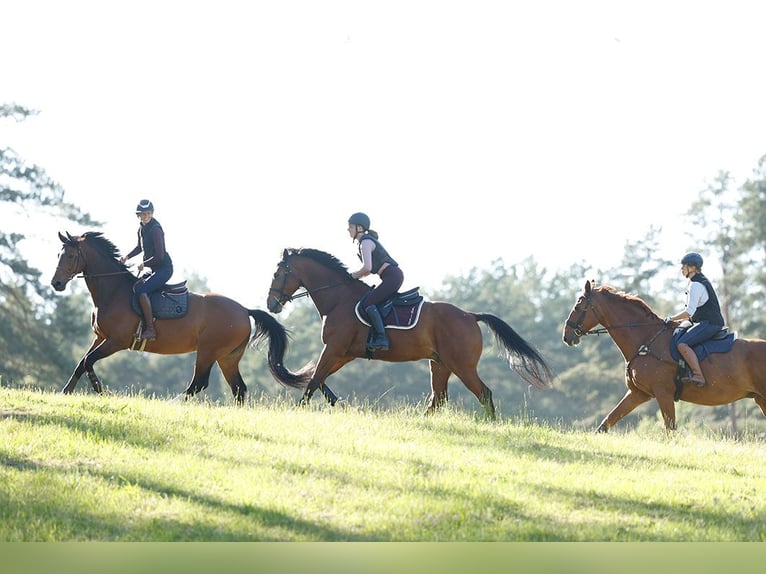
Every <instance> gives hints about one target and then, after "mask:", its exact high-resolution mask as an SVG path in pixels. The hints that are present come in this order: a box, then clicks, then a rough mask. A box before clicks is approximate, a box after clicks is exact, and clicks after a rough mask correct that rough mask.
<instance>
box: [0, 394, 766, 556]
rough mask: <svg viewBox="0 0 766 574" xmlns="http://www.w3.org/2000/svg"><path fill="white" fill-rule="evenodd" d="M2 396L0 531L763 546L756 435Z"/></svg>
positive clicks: (355, 410)
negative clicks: (754, 543)
mask: <svg viewBox="0 0 766 574" xmlns="http://www.w3.org/2000/svg"><path fill="white" fill-rule="evenodd" d="M315 403H316V404H312V406H311V407H309V408H307V409H296V408H294V407H293V405H292V404H283V403H280V402H278V401H277V402H269V403H266V402H256V403H250V404H248V405H247V406H246V407H244V408H237V407H234V406H221V405H216V404H210V403H204V402H197V401H191V402H170V401H166V400H155V399H149V398H144V397H140V396H121V395H113V396H104V397H100V396H96V395H93V394H84V393H83V394H75V395H71V396H63V395H60V394H54V393H45V392H35V391H26V390H14V389H0V436H2V438H3V440H2V445H1V446H0V541H5V542H9V541H304V542H308V541H357V542H370V541H396V542H407V541H418V542H424V541H425V542H428V541H431V542H436V541H475V542H483V541H523V542H537V541H763V540H764V539H766V522H765V521H764V516H765V515H766V512H765V511H766V502H764V498H763V496H762V493H763V492H764V490H766V464H764V458H765V457H764V454H765V453H764V444H763V442H762V440H761V439H759V438H758V437H753V438H752V439H745V440H739V441H733V440H731V439H727V438H724V437H719V436H713V435H711V434H709V433H705V432H703V431H684V430H683V429H682V430H679V431H677V432H676V433H674V434H671V435H666V434H665V432H664V430H662V428H661V425H659V424H658V425H656V427H654V428H646V429H645V428H640V429H638V430H626V431H620V430H617V429H615V430H614V431H613V432H612V433H610V434H605V435H603V434H602V435H597V434H594V433H590V432H588V433H583V432H576V431H568V430H567V431H564V430H561V429H557V428H552V427H549V426H540V425H538V424H536V423H532V422H529V421H519V420H502V421H500V422H496V423H490V422H486V421H484V420H481V419H478V418H476V417H474V416H473V415H470V414H467V413H465V412H463V411H460V410H458V409H456V408H455V409H449V408H448V409H447V410H445V411H444V412H441V413H439V414H438V415H437V416H435V417H431V418H423V417H422V416H421V415H420V413H419V412H417V411H415V410H413V409H412V408H411V407H407V406H403V407H402V408H401V409H399V410H387V411H380V410H376V409H373V408H367V407H361V406H347V407H345V408H338V407H336V408H334V409H333V408H330V407H328V406H326V405H325V404H323V403H322V402H320V401H315Z"/></svg>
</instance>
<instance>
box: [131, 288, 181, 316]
mask: <svg viewBox="0 0 766 574" xmlns="http://www.w3.org/2000/svg"><path fill="white" fill-rule="evenodd" d="M149 300H150V301H151V302H152V314H153V315H154V316H155V318H157V319H180V318H181V317H183V316H185V315H186V313H187V312H188V311H189V292H188V291H184V292H183V293H166V292H165V291H156V292H154V293H152V294H151V295H150V297H149ZM130 302H131V307H133V311H134V312H135V313H136V315H138V316H139V317H143V313H142V311H141V305H140V304H139V303H138V296H137V295H134V296H133V297H131V300H130Z"/></svg>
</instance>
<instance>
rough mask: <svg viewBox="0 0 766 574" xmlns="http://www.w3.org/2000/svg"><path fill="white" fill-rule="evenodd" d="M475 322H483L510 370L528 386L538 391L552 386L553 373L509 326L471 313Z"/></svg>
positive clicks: (533, 349)
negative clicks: (490, 332) (501, 350)
mask: <svg viewBox="0 0 766 574" xmlns="http://www.w3.org/2000/svg"><path fill="white" fill-rule="evenodd" d="M473 316H474V317H476V320H477V321H483V322H484V323H486V324H487V326H489V328H490V329H491V330H492V332H493V333H494V335H495V340H496V341H497V343H498V345H500V346H501V347H502V348H503V349H504V350H505V354H506V358H507V359H508V362H509V364H510V366H511V368H512V369H513V370H514V371H516V372H517V373H518V375H519V376H520V377H521V378H522V379H524V381H525V382H526V383H528V384H530V385H533V386H535V387H537V388H538V389H545V388H549V387H552V386H553V371H552V370H551V368H550V367H549V366H548V364H547V363H546V362H545V359H543V358H542V356H541V355H540V353H539V352H537V350H536V349H535V348H534V347H532V345H530V344H529V343H527V342H526V341H525V340H524V339H523V338H522V337H521V336H520V335H519V334H518V333H517V332H516V331H514V330H513V329H512V328H511V326H510V325H509V324H508V323H506V322H505V321H503V320H502V319H500V318H499V317H495V316H494V315H490V314H489V313H473Z"/></svg>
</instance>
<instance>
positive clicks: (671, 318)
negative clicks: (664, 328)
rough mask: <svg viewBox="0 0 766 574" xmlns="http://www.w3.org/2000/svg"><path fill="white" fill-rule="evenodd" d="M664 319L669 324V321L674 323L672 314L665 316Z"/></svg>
mask: <svg viewBox="0 0 766 574" xmlns="http://www.w3.org/2000/svg"><path fill="white" fill-rule="evenodd" d="M663 321H664V322H665V324H666V325H667V324H668V323H672V322H673V317H671V316H670V315H668V316H667V317H665V318H664V319H663Z"/></svg>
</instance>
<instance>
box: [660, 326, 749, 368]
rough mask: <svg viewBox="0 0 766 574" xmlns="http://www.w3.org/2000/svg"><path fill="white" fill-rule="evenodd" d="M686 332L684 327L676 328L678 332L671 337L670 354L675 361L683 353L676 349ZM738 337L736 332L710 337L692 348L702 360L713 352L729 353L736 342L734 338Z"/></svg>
mask: <svg viewBox="0 0 766 574" xmlns="http://www.w3.org/2000/svg"><path fill="white" fill-rule="evenodd" d="M684 332H685V331H684V330H682V329H676V332H675V333H673V337H672V338H671V339H670V356H671V357H672V358H673V360H674V361H678V360H679V359H680V358H681V355H680V354H679V353H678V349H676V343H677V341H678V339H679V337H681V335H683V334H684ZM736 338H737V334H736V333H729V334H728V335H726V336H725V337H723V338H722V339H718V338H713V339H708V340H707V341H703V342H702V343H700V344H699V345H695V346H694V347H692V348H693V349H694V353H695V354H696V355H697V358H698V359H699V360H700V361H702V360H703V359H704V358H705V357H707V356H708V355H709V354H711V353H727V352H728V351H730V350H731V347H732V345H733V344H734V339H736Z"/></svg>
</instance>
